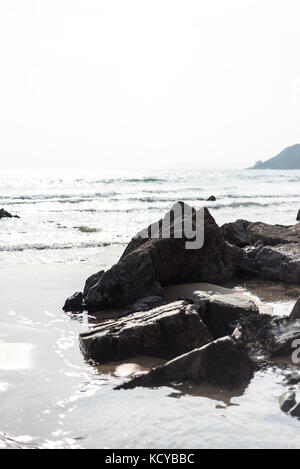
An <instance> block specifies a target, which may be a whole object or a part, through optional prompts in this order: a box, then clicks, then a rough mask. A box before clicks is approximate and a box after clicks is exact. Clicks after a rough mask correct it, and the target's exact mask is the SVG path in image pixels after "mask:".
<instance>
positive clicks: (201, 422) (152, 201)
mask: <svg viewBox="0 0 300 469" xmlns="http://www.w3.org/2000/svg"><path fill="white" fill-rule="evenodd" d="M0 188H1V190H0V208H4V209H5V210H7V211H9V212H10V213H12V214H14V215H18V216H19V217H20V218H11V219H9V218H4V219H1V220H0V448H5V449H7V448H25V449H28V448H41V449H48V448H50V449H54V448H55V449H56V448H59V449H60V448H104V449H131V448H153V449H154V448H166V449H176V448H177V449H178V448H200V449H201V448H299V447H300V442H299V425H300V423H299V421H298V420H297V419H295V418H292V417H290V416H288V415H286V414H285V413H283V412H282V411H281V410H280V408H279V397H280V395H281V394H282V393H283V392H285V391H286V389H287V388H286V386H285V385H284V383H283V380H284V376H285V375H286V374H287V373H288V372H290V371H291V370H294V366H292V365H291V363H290V362H289V361H288V360H287V361H284V360H283V361H282V360H278V361H276V362H274V363H273V365H272V366H268V367H262V368H260V369H259V370H258V371H257V372H256V373H255V375H254V377H253V379H252V380H251V382H249V383H248V384H247V385H245V386H243V387H241V388H238V389H232V390H228V389H223V388H222V387H218V388H215V387H212V386H208V385H204V384H199V385H191V384H182V385H180V384H178V385H170V386H163V387H160V388H153V389H152V388H137V389H134V390H122V391H116V390H114V387H115V386H116V385H119V384H121V383H122V382H124V381H125V380H127V379H129V378H130V376H132V374H134V373H135V372H136V371H146V370H148V369H150V368H151V367H152V366H154V365H156V364H158V362H157V359H156V358H155V357H147V358H145V357H134V358H133V359H130V360H127V361H126V360H125V361H123V362H119V363H108V364H107V363H100V364H96V363H93V362H90V361H89V360H87V359H86V358H85V357H84V356H83V355H82V353H81V350H80V347H79V342H78V335H79V333H80V332H82V331H86V330H88V329H89V328H91V327H95V325H97V323H98V321H99V318H97V317H95V316H93V315H88V314H87V313H82V314H78V315H72V314H65V313H64V312H63V310H62V306H63V304H64V301H65V299H66V298H67V297H68V296H70V295H71V294H73V293H74V292H75V291H78V290H81V289H82V287H83V284H84V282H85V280H86V278H87V277H88V276H89V275H91V274H93V273H95V272H96V271H98V270H100V269H102V268H108V267H109V266H111V265H112V264H113V263H115V262H117V260H118V258H119V256H120V255H121V254H122V251H123V250H124V248H125V246H126V244H127V243H128V242H129V241H130V239H131V238H132V236H134V235H135V234H136V233H137V232H139V231H140V230H141V229H143V228H144V227H145V226H147V225H149V224H150V223H151V222H153V221H156V220H158V219H159V218H161V217H162V216H163V215H164V214H165V212H166V211H167V210H168V209H170V208H171V206H172V205H173V204H174V203H175V202H177V201H179V200H183V201H185V202H187V203H188V204H190V205H192V206H194V207H195V208H200V207H202V206H203V205H205V206H206V207H208V208H209V210H210V212H211V214H212V215H213V217H214V218H215V220H216V222H217V223H218V224H219V225H222V224H223V223H226V222H230V221H234V220H236V219H247V220H250V221H258V220H260V221H263V222H266V223H277V224H284V225H292V224H294V223H296V216H297V212H298V210H299V209H300V191H299V188H300V171H266V170H265V171H257V170H239V171H238V170H236V171H228V170H224V171H223V170H211V171H210V170H194V171H184V170H181V171H171V170H164V171H162V170H159V171H154V170H151V171H150V170H149V171H146V170H143V171H141V170H139V171H138V170H136V171H110V172H105V171H100V170H97V171H96V170H95V171H89V172H87V171H79V170H78V171H73V170H69V171H62V170H57V171H54V170H52V171H29V170H28V171H22V172H21V171H0ZM211 195H214V196H215V197H216V201H214V202H207V201H206V199H207V198H208V197H210V196H211ZM230 287H231V288H233V289H234V290H236V292H238V293H239V294H241V293H242V294H245V295H247V296H248V297H251V298H253V299H254V300H257V301H259V302H261V303H262V304H263V305H264V306H265V307H267V308H272V309H273V312H274V313H276V314H280V315H283V314H288V313H289V312H290V311H291V309H292V307H293V305H294V303H295V301H296V298H297V297H298V296H299V295H300V287H299V286H293V285H284V284H280V283H276V282H275V283H274V282H262V281H253V280H252V281H249V282H246V281H241V282H238V281H237V282H236V284H233V285H231V286H230ZM100 320H101V318H100ZM298 398H299V399H300V395H299V396H298ZM200 462H201V461H200Z"/></svg>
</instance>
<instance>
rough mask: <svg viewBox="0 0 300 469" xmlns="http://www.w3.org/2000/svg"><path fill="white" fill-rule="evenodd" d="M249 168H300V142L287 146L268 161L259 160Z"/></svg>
mask: <svg viewBox="0 0 300 469" xmlns="http://www.w3.org/2000/svg"><path fill="white" fill-rule="evenodd" d="M248 169H300V144H299V143H298V144H296V145H292V146H291V147H287V148H285V150H283V151H282V152H280V153H279V154H278V155H277V156H274V157H273V158H270V159H269V160H267V161H258V162H257V163H256V164H255V165H254V166H252V167H251V168H248Z"/></svg>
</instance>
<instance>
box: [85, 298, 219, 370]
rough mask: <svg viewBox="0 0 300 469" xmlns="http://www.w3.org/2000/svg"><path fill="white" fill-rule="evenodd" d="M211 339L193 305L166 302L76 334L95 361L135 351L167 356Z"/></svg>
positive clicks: (138, 353)
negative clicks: (166, 303)
mask: <svg viewBox="0 0 300 469" xmlns="http://www.w3.org/2000/svg"><path fill="white" fill-rule="evenodd" d="M211 340H212V336H211V335H210V333H209V331H208V329H207V328H206V326H205V324H204V323H203V321H202V320H201V318H200V316H199V314H198V313H197V310H196V309H195V308H194V306H193V305H190V304H187V303H186V302H184V301H177V302H173V303H169V304H168V305H164V306H161V307H158V308H154V309H152V310H150V311H142V312H137V313H133V314H130V315H129V316H126V317H125V318H123V319H120V320H118V321H115V322H113V323H112V324H109V325H104V326H100V327H96V328H95V329H93V330H91V331H90V332H87V333H83V334H80V345H81V349H82V350H83V352H84V354H85V355H86V356H87V357H88V358H90V359H92V360H95V361H96V362H98V363H104V362H108V361H116V360H124V359H126V358H128V357H132V356H135V355H149V356H154V357H159V358H164V359H170V358H173V357H175V356H177V355H181V354H182V353H185V352H187V351H190V350H192V349H193V348H195V347H200V346H201V345H203V344H206V343H208V342H210V341H211Z"/></svg>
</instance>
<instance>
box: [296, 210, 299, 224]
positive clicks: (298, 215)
mask: <svg viewBox="0 0 300 469" xmlns="http://www.w3.org/2000/svg"><path fill="white" fill-rule="evenodd" d="M296 220H297V221H300V210H299V211H298V213H297V218H296Z"/></svg>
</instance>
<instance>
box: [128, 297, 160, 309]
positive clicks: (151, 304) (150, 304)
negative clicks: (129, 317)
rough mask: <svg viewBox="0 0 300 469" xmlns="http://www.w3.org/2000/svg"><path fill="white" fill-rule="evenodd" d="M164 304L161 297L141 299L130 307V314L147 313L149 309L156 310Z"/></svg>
mask: <svg viewBox="0 0 300 469" xmlns="http://www.w3.org/2000/svg"><path fill="white" fill-rule="evenodd" d="M163 303H164V300H163V298H162V297H161V296H147V297H146V298H141V299H140V300H137V301H136V302H135V303H134V304H133V305H132V312H133V313H136V312H138V311H148V310H149V309H153V308H157V307H158V306H161V305H162V304H163Z"/></svg>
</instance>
